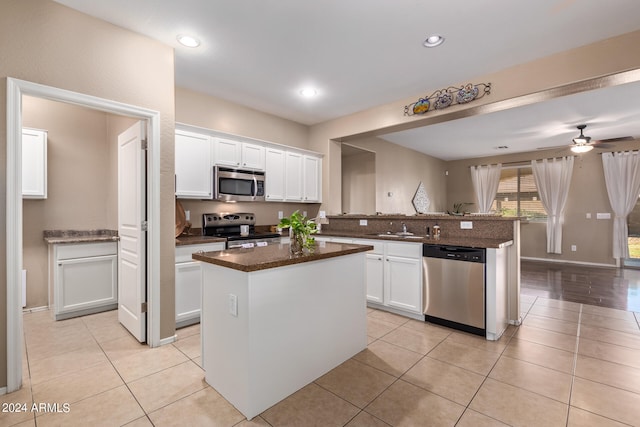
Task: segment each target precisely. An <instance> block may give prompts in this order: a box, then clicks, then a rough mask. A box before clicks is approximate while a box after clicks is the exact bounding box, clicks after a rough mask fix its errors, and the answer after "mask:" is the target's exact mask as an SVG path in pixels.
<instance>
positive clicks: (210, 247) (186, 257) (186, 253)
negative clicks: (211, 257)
mask: <svg viewBox="0 0 640 427" xmlns="http://www.w3.org/2000/svg"><path fill="white" fill-rule="evenodd" d="M224 247H225V244H224V243H223V242H217V243H203V244H200V245H186V246H176V262H187V261H193V258H191V254H194V253H196V252H199V251H202V252H212V251H221V250H223V249H224Z"/></svg>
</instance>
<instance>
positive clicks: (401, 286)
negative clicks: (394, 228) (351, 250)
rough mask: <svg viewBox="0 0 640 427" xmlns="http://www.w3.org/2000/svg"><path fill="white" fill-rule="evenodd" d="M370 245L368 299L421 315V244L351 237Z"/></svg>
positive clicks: (356, 241) (385, 306) (415, 315)
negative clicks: (371, 248) (371, 247)
mask: <svg viewBox="0 0 640 427" xmlns="http://www.w3.org/2000/svg"><path fill="white" fill-rule="evenodd" d="M353 243H355V244H359V245H372V246H373V247H374V249H373V250H372V251H369V252H368V253H367V255H366V266H367V302H369V303H373V306H375V307H377V308H382V309H385V308H392V309H394V310H396V311H398V312H406V313H408V314H410V315H412V316H413V317H417V316H421V315H422V244H420V243H408V242H407V243H404V242H383V241H381V240H362V239H353Z"/></svg>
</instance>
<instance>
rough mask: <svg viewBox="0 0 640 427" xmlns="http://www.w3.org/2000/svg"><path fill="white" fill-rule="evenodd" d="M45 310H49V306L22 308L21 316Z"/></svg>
mask: <svg viewBox="0 0 640 427" xmlns="http://www.w3.org/2000/svg"><path fill="white" fill-rule="evenodd" d="M45 310H49V306H46V305H43V306H42V307H32V308H23V309H22V313H23V314H26V313H36V312H38V311H45Z"/></svg>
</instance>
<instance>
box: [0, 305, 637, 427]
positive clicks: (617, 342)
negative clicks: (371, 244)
mask: <svg viewBox="0 0 640 427" xmlns="http://www.w3.org/2000/svg"><path fill="white" fill-rule="evenodd" d="M522 310H523V313H524V314H526V317H525V320H524V323H523V325H522V326H520V327H518V328H515V327H510V328H509V330H508V331H507V333H506V334H505V335H504V336H503V337H502V339H501V340H500V341H498V342H489V341H486V340H484V339H482V338H479V337H476V336H473V335H468V334H464V333H461V332H456V331H453V330H450V329H446V328H441V327H438V326H434V325H431V324H427V323H424V322H418V321H415V320H409V319H406V318H403V317H400V316H396V315H393V314H389V313H386V312H382V311H376V310H369V313H368V326H369V328H368V334H369V346H368V348H367V349H366V350H364V351H363V352H361V353H360V354H358V355H356V356H355V357H353V358H352V359H350V360H348V361H347V362H345V363H344V364H342V365H340V366H338V367H337V368H335V369H334V370H332V371H331V372H329V373H327V374H326V375H324V376H322V377H321V378H318V379H317V380H316V381H314V382H313V383H312V384H309V385H308V386H306V387H304V388H303V389H301V390H300V391H298V392H296V393H294V394H293V395H292V396H290V397H289V398H287V399H285V400H284V401H282V402H280V403H278V404H277V405H275V406H273V407H272V408H270V409H268V410H267V411H265V412H264V413H262V414H261V415H260V416H259V417H256V418H254V419H253V420H252V421H250V422H249V421H247V420H246V419H244V417H243V416H242V415H241V414H240V413H239V412H238V411H237V410H236V409H235V408H233V406H231V405H230V404H229V403H228V402H227V401H226V400H225V399H224V398H222V396H220V395H219V394H218V393H217V392H216V391H215V390H213V389H212V388H211V387H209V386H208V385H207V384H206V383H205V382H204V372H203V371H202V369H201V367H200V329H199V325H195V326H191V327H188V328H184V329H181V330H179V331H178V340H177V341H176V342H175V343H174V344H171V345H166V346H163V347H160V348H154V349H150V348H148V347H146V346H144V345H140V344H138V343H137V342H136V341H135V340H134V339H133V338H132V337H131V336H130V335H129V334H128V333H127V332H126V331H125V330H124V329H123V328H122V327H121V326H120V325H119V324H118V323H117V319H116V313H115V312H107V313H101V314H96V315H91V316H86V317H82V318H75V319H70V320H65V321H59V322H54V321H52V320H51V317H50V315H49V313H48V312H36V313H29V314H25V315H24V329H25V352H24V362H25V363H24V372H23V377H24V387H23V388H22V389H21V390H20V391H18V392H16V393H11V394H8V395H5V396H0V402H1V403H2V404H3V408H7V409H8V408H9V406H8V404H9V403H13V404H14V406H13V408H15V407H16V406H15V404H18V405H23V404H24V405H26V406H27V408H28V410H27V411H26V412H15V411H14V412H4V411H3V412H0V425H1V426H13V425H18V426H36V425H37V426H49V425H61V426H76V425H78V426H92V427H94V426H100V425H105V426H119V425H127V426H150V425H156V426H165V425H167V426H171V425H176V426H199V425H202V426H242V427H245V426H252V425H254V426H296V427H297V426H301V427H306V426H323V427H324V426H347V425H348V426H350V427H354V426H389V425H391V426H429V425H438V426H454V425H455V426H505V425H513V426H526V425H533V426H620V425H640V328H639V327H638V320H639V318H640V314H638V313H633V312H625V311H621V310H614V309H607V308H601V307H594V306H588V305H582V304H577V303H570V302H564V301H558V300H552V299H545V298H540V297H533V296H523V303H522ZM34 402H35V403H36V404H41V403H45V404H49V407H48V408H47V409H48V410H44V409H43V410H42V411H36V412H32V411H31V405H32V404H33V403H34ZM5 404H7V405H5ZM56 404H57V405H58V406H57V407H56V406H55V405H56ZM65 405H67V406H65ZM55 409H58V410H59V411H60V412H51V411H52V410H55ZM67 409H68V410H67ZM65 412H66V413H65Z"/></svg>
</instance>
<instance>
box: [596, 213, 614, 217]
mask: <svg viewBox="0 0 640 427" xmlns="http://www.w3.org/2000/svg"><path fill="white" fill-rule="evenodd" d="M596 219H611V214H610V213H609V212H604V213H603V212H598V213H597V214H596Z"/></svg>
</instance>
